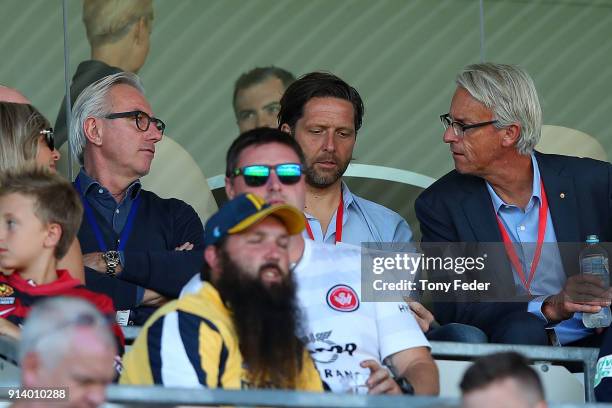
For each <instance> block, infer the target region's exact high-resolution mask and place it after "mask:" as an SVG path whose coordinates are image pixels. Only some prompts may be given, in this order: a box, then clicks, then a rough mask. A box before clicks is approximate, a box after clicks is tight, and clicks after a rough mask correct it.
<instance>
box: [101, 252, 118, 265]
mask: <svg viewBox="0 0 612 408" xmlns="http://www.w3.org/2000/svg"><path fill="white" fill-rule="evenodd" d="M104 260H105V261H106V262H107V263H119V252H117V251H108V252H105V253H104Z"/></svg>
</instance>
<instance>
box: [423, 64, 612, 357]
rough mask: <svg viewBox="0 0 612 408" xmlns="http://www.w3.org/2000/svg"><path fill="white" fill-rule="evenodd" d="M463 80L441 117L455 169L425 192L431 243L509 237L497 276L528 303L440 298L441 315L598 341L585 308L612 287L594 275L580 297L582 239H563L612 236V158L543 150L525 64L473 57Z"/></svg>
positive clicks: (577, 341) (605, 301)
mask: <svg viewBox="0 0 612 408" xmlns="http://www.w3.org/2000/svg"><path fill="white" fill-rule="evenodd" d="M456 85H457V89H456V91H455V94H454V96H453V99H452V102H451V106H450V111H449V113H448V114H445V115H442V116H441V117H440V119H441V121H442V124H443V126H444V129H445V131H444V136H443V139H444V142H445V143H448V144H449V147H450V150H451V154H452V157H453V161H454V164H455V170H453V171H451V172H450V173H448V174H447V175H445V176H444V177H442V178H441V179H440V180H438V181H437V182H436V183H434V184H433V185H432V186H430V187H429V188H428V189H426V190H425V191H424V192H423V193H422V194H421V196H420V197H419V198H418V199H417V202H416V204H415V206H416V213H417V217H418V219H419V221H420V223H421V230H422V233H423V242H481V243H485V242H487V243H491V242H499V243H501V242H507V243H508V244H510V245H505V246H502V245H500V246H499V248H504V249H502V253H503V254H504V256H503V257H502V258H500V260H501V261H500V262H498V263H496V264H495V267H494V268H490V269H489V270H487V273H488V274H489V275H488V277H489V278H490V279H492V280H494V281H495V284H496V285H497V286H498V287H505V288H513V289H514V293H515V295H516V296H517V299H518V297H522V298H526V299H527V301H525V302H509V303H502V302H498V303H494V302H466V303H454V304H450V303H440V304H439V305H438V307H437V308H436V316H437V317H438V318H439V319H441V320H442V322H447V321H454V322H461V323H467V324H472V325H475V326H477V327H479V328H481V329H482V330H483V331H485V333H486V334H487V335H488V336H489V340H490V341H492V342H501V343H524V344H551V343H552V344H563V345H565V344H572V345H593V344H596V343H597V342H598V340H599V339H598V337H599V336H592V334H594V332H593V330H589V329H586V328H585V327H584V325H583V324H582V321H581V318H582V313H583V312H589V313H593V312H597V311H598V310H600V307H601V306H600V305H609V304H610V295H609V291H604V288H602V287H601V285H600V283H599V282H598V281H595V282H594V284H593V286H591V288H593V294H596V295H597V297H596V299H595V301H592V302H586V301H581V300H577V297H576V293H578V292H580V291H581V290H582V289H581V288H583V284H584V282H585V280H586V279H589V278H590V277H586V278H585V277H583V276H581V275H580V274H579V272H580V270H579V263H578V253H579V250H578V249H576V248H578V246H577V245H574V247H573V248H574V249H573V250H570V249H567V248H566V247H565V246H562V245H557V244H555V243H580V242H584V240H585V239H586V236H587V235H591V234H596V235H598V236H599V239H600V241H602V242H609V241H611V238H612V223H611V221H612V219H611V217H612V201H611V198H612V196H611V193H612V177H611V169H612V166H610V164H609V163H604V162H599V161H596V160H591V159H582V158H576V157H567V156H559V155H548V154H542V153H539V152H536V151H534V147H535V145H536V144H537V142H538V140H539V137H540V129H541V125H542V111H541V108H540V103H539V100H538V95H537V92H536V89H535V86H534V83H533V80H532V79H531V78H530V77H529V75H528V74H527V73H526V72H525V71H523V70H522V69H520V68H518V67H516V66H510V65H501V64H493V63H484V64H475V65H470V66H468V67H466V68H464V70H463V71H462V72H461V73H459V75H458V76H457V80H456ZM551 243H552V244H551ZM511 244H513V245H511ZM538 247H540V248H541V251H538ZM536 252H540V255H539V256H536ZM545 327H546V328H548V329H550V330H549V331H548V335H546V332H545V331H544V328H545Z"/></svg>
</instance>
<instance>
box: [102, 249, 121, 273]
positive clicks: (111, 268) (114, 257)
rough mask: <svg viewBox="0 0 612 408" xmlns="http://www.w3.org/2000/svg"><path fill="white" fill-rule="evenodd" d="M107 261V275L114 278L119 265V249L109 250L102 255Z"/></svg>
mask: <svg viewBox="0 0 612 408" xmlns="http://www.w3.org/2000/svg"><path fill="white" fill-rule="evenodd" d="M102 258H103V259H104V262H105V263H106V275H107V276H110V277H111V278H114V277H115V275H116V274H117V266H119V263H120V261H119V253H118V252H117V251H107V252H105V253H104V254H103V255H102Z"/></svg>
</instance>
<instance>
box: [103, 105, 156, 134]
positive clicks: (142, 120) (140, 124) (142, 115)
mask: <svg viewBox="0 0 612 408" xmlns="http://www.w3.org/2000/svg"><path fill="white" fill-rule="evenodd" d="M104 118H105V119H119V118H133V119H134V120H135V121H136V127H137V128H138V130H142V131H143V132H146V131H147V130H149V126H150V125H151V122H153V123H155V127H156V128H157V130H159V131H160V133H161V134H162V135H163V134H164V130H165V129H166V124H165V123H164V122H163V121H162V120H161V119H158V118H152V117H151V116H149V115H148V114H147V113H146V112H143V111H139V110H136V111H130V112H116V113H109V114H108V115H106V116H104Z"/></svg>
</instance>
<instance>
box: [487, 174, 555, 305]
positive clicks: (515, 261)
mask: <svg viewBox="0 0 612 408" xmlns="http://www.w3.org/2000/svg"><path fill="white" fill-rule="evenodd" d="M540 197H542V203H541V205H540V210H539V212H538V241H537V244H536V250H535V254H534V255H533V261H532V262H531V270H530V271H529V277H525V272H524V271H523V266H522V264H521V262H520V261H519V257H518V255H517V254H516V251H515V250H514V246H513V243H512V240H511V239H510V235H509V234H508V231H506V227H505V226H504V223H503V222H502V220H501V219H500V218H499V215H497V213H496V214H495V216H496V217H497V225H498V226H499V231H500V232H501V236H502V240H503V241H504V247H505V248H506V254H507V255H508V259H510V263H512V266H513V267H514V270H515V271H516V273H517V274H518V276H519V278H520V279H521V282H522V283H523V286H524V287H525V289H527V293H529V294H530V295H531V290H530V288H531V282H532V281H533V278H534V276H535V272H536V269H537V267H538V263H539V262H540V255H541V254H542V245H543V244H544V235H545V233H546V222H547V219H548V199H547V198H546V191H545V190H544V182H543V181H542V180H540Z"/></svg>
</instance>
